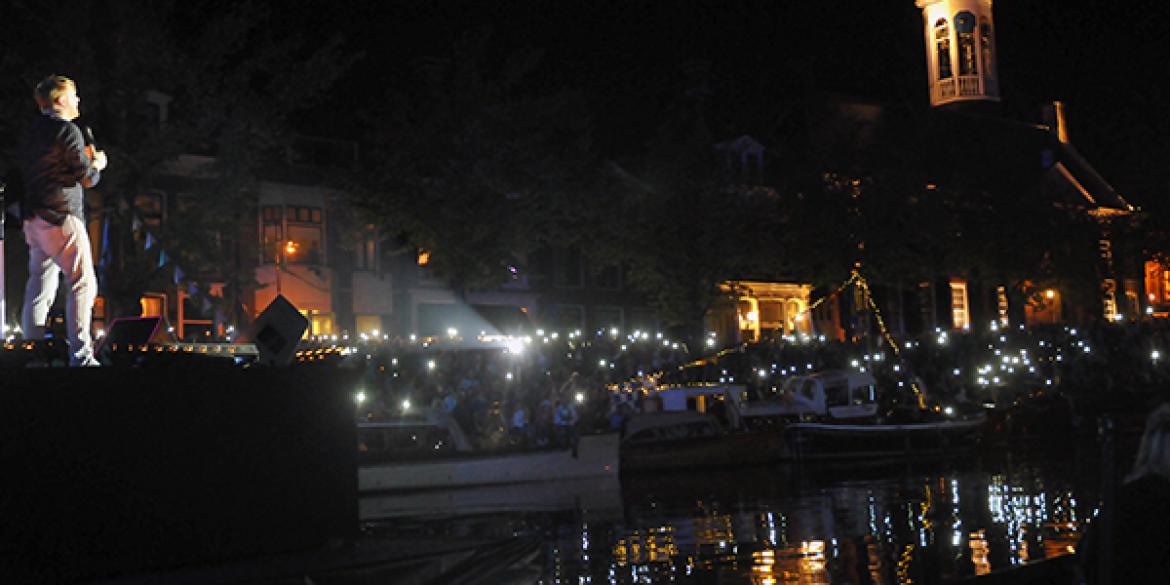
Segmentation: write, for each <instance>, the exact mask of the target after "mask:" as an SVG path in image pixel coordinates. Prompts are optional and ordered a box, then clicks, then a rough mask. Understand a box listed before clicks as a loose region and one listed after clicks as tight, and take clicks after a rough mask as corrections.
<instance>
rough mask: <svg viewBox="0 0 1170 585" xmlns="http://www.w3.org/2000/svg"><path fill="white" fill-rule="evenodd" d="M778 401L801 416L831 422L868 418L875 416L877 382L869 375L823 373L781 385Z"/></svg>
mask: <svg viewBox="0 0 1170 585" xmlns="http://www.w3.org/2000/svg"><path fill="white" fill-rule="evenodd" d="M780 400H781V401H788V402H790V403H791V404H792V405H793V406H794V407H795V408H796V409H798V412H799V413H801V414H805V413H808V414H813V415H820V416H826V415H827V416H828V417H829V418H832V419H837V420H841V419H854V418H868V417H872V416H874V415H875V414H877V381H876V380H874V377H873V376H872V375H870V374H868V373H863V372H854V371H852V370H826V371H824V372H818V373H815V374H811V375H808V376H794V377H792V378H789V379H788V380H786V381H785V382H784V386H783V387H781V389H780Z"/></svg>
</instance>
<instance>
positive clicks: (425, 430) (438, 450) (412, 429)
mask: <svg viewBox="0 0 1170 585" xmlns="http://www.w3.org/2000/svg"><path fill="white" fill-rule="evenodd" d="M357 439H358V453H359V455H360V457H361V458H362V459H367V460H379V459H390V458H393V459H413V458H429V457H435V456H437V455H448V454H453V453H465V452H470V451H472V450H473V449H474V447H473V445H472V443H471V441H470V440H469V439H468V438H467V436H466V435H465V434H464V433H463V429H461V428H460V427H459V425H458V424H456V423H455V421H454V419H452V418H451V415H449V414H447V413H446V412H443V411H440V410H435V409H428V410H427V411H426V412H422V413H418V414H412V415H405V416H402V417H399V418H395V419H394V420H388V421H376V422H361V423H358V425H357Z"/></svg>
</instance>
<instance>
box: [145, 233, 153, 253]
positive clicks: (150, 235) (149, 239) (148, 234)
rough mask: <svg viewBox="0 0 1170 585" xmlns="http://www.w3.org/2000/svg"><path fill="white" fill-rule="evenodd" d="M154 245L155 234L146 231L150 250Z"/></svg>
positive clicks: (147, 244) (147, 245)
mask: <svg viewBox="0 0 1170 585" xmlns="http://www.w3.org/2000/svg"><path fill="white" fill-rule="evenodd" d="M153 247H154V234H152V233H150V232H146V249H147V250H149V249H151V248H153Z"/></svg>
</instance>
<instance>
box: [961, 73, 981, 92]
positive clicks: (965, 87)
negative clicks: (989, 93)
mask: <svg viewBox="0 0 1170 585" xmlns="http://www.w3.org/2000/svg"><path fill="white" fill-rule="evenodd" d="M959 95H960V96H968V95H983V87H982V84H980V82H979V76H978V75H962V76H959Z"/></svg>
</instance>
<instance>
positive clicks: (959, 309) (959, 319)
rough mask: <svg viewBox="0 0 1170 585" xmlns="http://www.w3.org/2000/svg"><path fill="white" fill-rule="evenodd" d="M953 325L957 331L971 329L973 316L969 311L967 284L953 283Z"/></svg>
mask: <svg viewBox="0 0 1170 585" xmlns="http://www.w3.org/2000/svg"><path fill="white" fill-rule="evenodd" d="M951 325H952V326H953V327H954V328H955V329H970V328H971V314H970V313H969V312H968V310H967V283H965V282H952V283H951Z"/></svg>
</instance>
